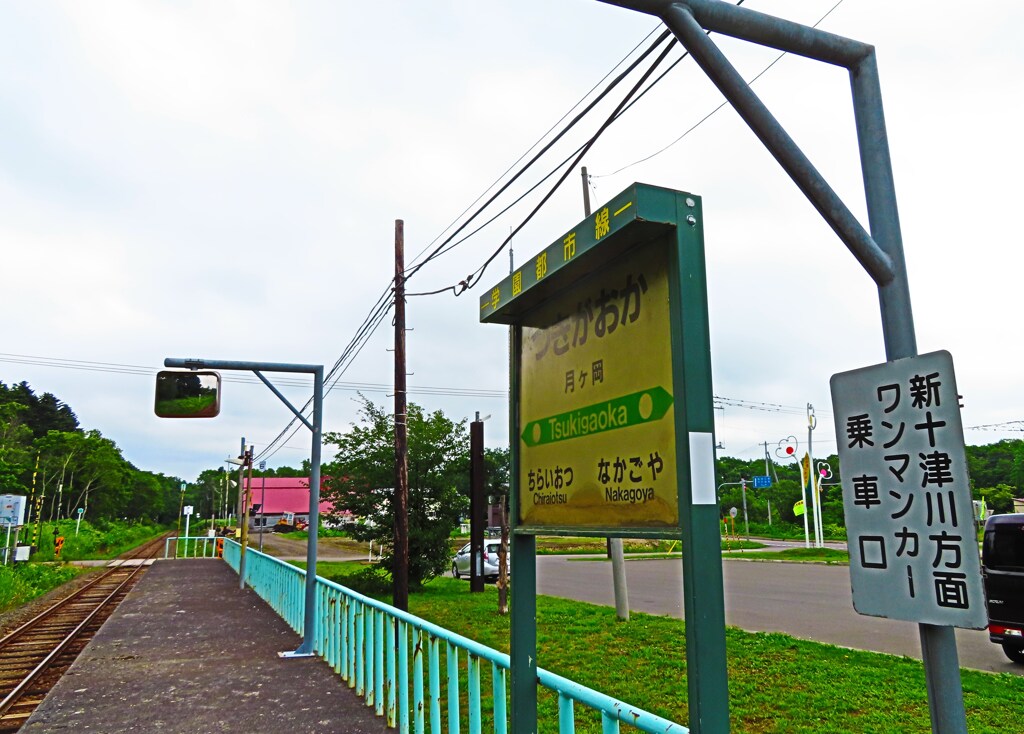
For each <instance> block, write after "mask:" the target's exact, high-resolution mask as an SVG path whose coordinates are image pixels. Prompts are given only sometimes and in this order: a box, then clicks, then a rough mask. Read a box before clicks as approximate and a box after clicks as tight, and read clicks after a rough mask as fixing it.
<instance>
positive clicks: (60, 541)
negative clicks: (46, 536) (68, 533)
mask: <svg viewBox="0 0 1024 734" xmlns="http://www.w3.org/2000/svg"><path fill="white" fill-rule="evenodd" d="M63 547H64V536H63V535H58V536H57V537H56V538H55V539H54V541H53V555H54V556H56V557H57V558H60V549H61V548H63Z"/></svg>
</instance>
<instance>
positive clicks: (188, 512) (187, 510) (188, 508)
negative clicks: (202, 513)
mask: <svg viewBox="0 0 1024 734" xmlns="http://www.w3.org/2000/svg"><path fill="white" fill-rule="evenodd" d="M183 514H185V515H191V514H192V505H185V511H184V513H183Z"/></svg>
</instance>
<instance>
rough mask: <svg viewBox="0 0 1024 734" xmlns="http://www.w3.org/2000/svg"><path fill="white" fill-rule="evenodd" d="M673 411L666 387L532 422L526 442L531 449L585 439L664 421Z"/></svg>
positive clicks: (527, 426)
mask: <svg viewBox="0 0 1024 734" xmlns="http://www.w3.org/2000/svg"><path fill="white" fill-rule="evenodd" d="M670 407H672V395H671V394H670V393H669V392H668V390H666V389H665V388H663V387H652V388H650V389H648V390H641V391H640V392H635V393H631V394H629V395H623V396H622V397H618V398H612V399H611V400H604V401H602V402H600V403H594V404H593V405H588V406H586V407H584V408H576V409H574V410H570V411H568V412H566V413H559V414H558V415H552V416H549V417H547V418H540V419H538V420H534V421H530V422H529V423H527V424H526V426H525V427H524V428H523V435H522V439H523V443H525V444H526V445H527V446H539V445H541V444H545V443H555V442H556V441H568V440H570V439H573V438H583V437H585V436H590V435H593V434H595V433H604V432H605V431H615V430H618V429H619V428H628V427H629V426H638V425H640V424H642V423H652V422H654V421H658V420H661V419H662V418H664V417H665V414H666V413H667V412H668V409H669V408H670Z"/></svg>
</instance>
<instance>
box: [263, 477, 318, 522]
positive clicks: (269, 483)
mask: <svg viewBox="0 0 1024 734" xmlns="http://www.w3.org/2000/svg"><path fill="white" fill-rule="evenodd" d="M326 479H327V478H326V477H322V478H321V481H320V489H321V491H323V483H324V481H325V480H326ZM248 482H249V480H248V478H246V485H248ZM249 496H250V503H249V525H250V527H253V528H258V527H260V526H261V525H262V526H263V527H267V528H272V527H274V525H276V524H277V521H278V520H280V519H282V518H288V517H289V516H293V517H294V518H295V519H296V520H302V521H303V522H306V523H308V522H309V477H253V478H252V492H251V493H250V495H249ZM319 507H320V516H321V518H322V519H323V517H324V515H326V514H327V513H329V512H331V510H332V509H333V506H332V505H331V503H330V502H327V501H325V500H321V501H320V505H319ZM261 521H262V522H261Z"/></svg>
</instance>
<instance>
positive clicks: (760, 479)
mask: <svg viewBox="0 0 1024 734" xmlns="http://www.w3.org/2000/svg"><path fill="white" fill-rule="evenodd" d="M770 486H772V478H771V477H769V476H756V477H754V489H768V488H769V487H770Z"/></svg>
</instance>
